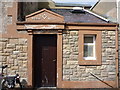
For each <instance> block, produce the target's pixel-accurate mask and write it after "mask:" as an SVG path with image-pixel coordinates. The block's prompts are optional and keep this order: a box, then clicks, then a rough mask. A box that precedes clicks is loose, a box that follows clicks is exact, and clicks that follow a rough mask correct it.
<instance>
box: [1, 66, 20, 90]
mask: <svg viewBox="0 0 120 90" xmlns="http://www.w3.org/2000/svg"><path fill="white" fill-rule="evenodd" d="M1 68H2V73H1V75H0V77H1V79H0V89H4V88H15V85H16V84H17V83H18V84H19V86H20V88H21V90H22V84H21V82H20V76H19V74H16V75H14V76H5V75H4V73H3V70H4V69H5V68H7V65H5V66H2V67H1Z"/></svg>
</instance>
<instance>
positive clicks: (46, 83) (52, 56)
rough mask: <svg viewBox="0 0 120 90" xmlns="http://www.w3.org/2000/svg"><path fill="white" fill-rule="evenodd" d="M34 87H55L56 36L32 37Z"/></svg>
mask: <svg viewBox="0 0 120 90" xmlns="http://www.w3.org/2000/svg"><path fill="white" fill-rule="evenodd" d="M33 40H34V41H33V42H34V44H33V55H34V56H33V57H34V59H33V60H34V86H35V87H56V59H57V35H34V37H33Z"/></svg>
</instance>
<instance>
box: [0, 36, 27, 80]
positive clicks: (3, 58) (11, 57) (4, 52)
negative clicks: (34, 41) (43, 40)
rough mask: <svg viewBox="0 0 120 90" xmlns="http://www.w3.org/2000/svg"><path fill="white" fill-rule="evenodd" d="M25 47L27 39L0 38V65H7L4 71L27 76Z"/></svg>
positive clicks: (23, 76) (9, 73)
mask: <svg viewBox="0 0 120 90" xmlns="http://www.w3.org/2000/svg"><path fill="white" fill-rule="evenodd" d="M27 48H28V46H27V39H24V38H0V66H2V65H8V68H7V69H6V70H4V73H6V74H8V75H15V74H16V73H18V74H20V76H21V77H22V78H27V62H28V60H27V58H28V57H27Z"/></svg>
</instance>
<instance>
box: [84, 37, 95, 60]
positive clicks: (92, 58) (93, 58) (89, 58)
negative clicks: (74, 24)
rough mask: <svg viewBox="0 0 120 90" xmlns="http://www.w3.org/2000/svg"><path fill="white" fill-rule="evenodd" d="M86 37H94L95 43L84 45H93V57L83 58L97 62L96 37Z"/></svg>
mask: <svg viewBox="0 0 120 90" xmlns="http://www.w3.org/2000/svg"><path fill="white" fill-rule="evenodd" d="M84 37H93V43H84V45H93V57H83V58H84V60H96V48H95V46H96V41H95V35H84Z"/></svg>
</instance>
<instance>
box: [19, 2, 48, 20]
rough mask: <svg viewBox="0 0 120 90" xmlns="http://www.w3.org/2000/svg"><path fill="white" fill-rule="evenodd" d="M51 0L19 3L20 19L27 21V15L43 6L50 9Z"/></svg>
mask: <svg viewBox="0 0 120 90" xmlns="http://www.w3.org/2000/svg"><path fill="white" fill-rule="evenodd" d="M49 4H50V2H19V3H18V17H17V19H18V21H25V16H26V15H29V14H31V13H34V12H36V11H38V10H41V9H43V8H46V9H49V8H50V7H49V6H50V5H49Z"/></svg>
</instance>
